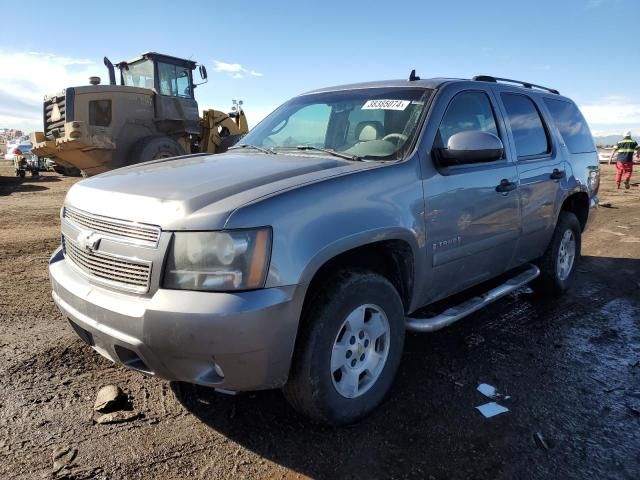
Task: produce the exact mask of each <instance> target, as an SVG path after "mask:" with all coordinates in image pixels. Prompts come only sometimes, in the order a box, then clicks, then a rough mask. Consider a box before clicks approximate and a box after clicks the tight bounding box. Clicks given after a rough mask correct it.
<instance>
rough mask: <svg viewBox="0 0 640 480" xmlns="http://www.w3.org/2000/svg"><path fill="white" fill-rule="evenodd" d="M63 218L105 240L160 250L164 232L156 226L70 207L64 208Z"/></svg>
mask: <svg viewBox="0 0 640 480" xmlns="http://www.w3.org/2000/svg"><path fill="white" fill-rule="evenodd" d="M62 218H63V219H64V220H65V221H66V222H69V223H70V224H71V225H73V226H75V227H77V228H80V229H83V230H86V229H90V230H94V231H96V232H99V233H100V235H101V236H102V237H103V238H107V239H110V240H114V241H117V242H120V243H126V244H128V245H135V246H139V247H147V248H158V242H159V241H160V233H161V232H162V229H161V228H160V227H158V226H156V225H149V224H146V223H138V222H131V221H127V220H119V219H116V218H111V217H105V216H102V215H95V214H93V213H89V212H85V211H83V210H80V209H78V208H75V207H69V206H64V207H63V211H62Z"/></svg>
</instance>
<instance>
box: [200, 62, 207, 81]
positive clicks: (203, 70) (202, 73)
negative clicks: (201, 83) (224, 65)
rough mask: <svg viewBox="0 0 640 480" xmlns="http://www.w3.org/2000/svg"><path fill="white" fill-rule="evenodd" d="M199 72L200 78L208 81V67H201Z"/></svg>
mask: <svg viewBox="0 0 640 480" xmlns="http://www.w3.org/2000/svg"><path fill="white" fill-rule="evenodd" d="M198 71H199V72H200V78H202V79H203V80H206V79H207V67H205V66H204V65H200V66H199V67H198Z"/></svg>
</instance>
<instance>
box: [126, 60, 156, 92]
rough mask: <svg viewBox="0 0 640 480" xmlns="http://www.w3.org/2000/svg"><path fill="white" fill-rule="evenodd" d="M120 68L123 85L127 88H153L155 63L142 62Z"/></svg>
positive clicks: (149, 61)
mask: <svg viewBox="0 0 640 480" xmlns="http://www.w3.org/2000/svg"><path fill="white" fill-rule="evenodd" d="M127 67H128V68H123V67H121V68H120V73H121V75H122V84H123V85H126V86H127V87H139V88H149V89H151V88H153V87H154V84H153V62H152V61H151V60H140V61H139V62H134V63H130V64H129V65H127Z"/></svg>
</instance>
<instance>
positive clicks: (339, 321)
mask: <svg viewBox="0 0 640 480" xmlns="http://www.w3.org/2000/svg"><path fill="white" fill-rule="evenodd" d="M310 295H312V297H310V299H309V301H308V302H306V303H305V308H304V312H303V316H302V320H301V327H300V332H299V337H298V340H297V343H296V350H295V353H294V357H293V363H292V367H291V372H290V375H289V380H288V382H287V384H286V385H285V387H284V389H283V390H284V395H285V397H286V398H287V400H288V401H289V403H290V404H291V406H293V408H295V409H296V410H297V411H298V412H300V413H302V414H304V415H306V416H308V417H310V418H311V419H312V420H313V421H315V422H318V423H324V424H329V425H344V424H348V423H353V422H356V421H358V420H360V419H362V418H363V417H365V416H366V415H368V414H369V413H370V412H371V411H372V410H373V409H374V408H375V407H377V406H378V405H379V404H380V402H382V400H383V399H384V397H385V395H386V394H387V393H388V391H389V389H390V388H391V385H392V383H393V380H394V378H395V375H396V371H397V369H398V365H399V364H400V359H401V357H402V349H403V346H404V337H405V325H404V307H403V305H402V301H401V299H400V296H399V295H398V292H397V291H396V289H395V288H394V287H393V285H392V284H391V283H390V282H389V281H388V280H387V279H386V278H384V277H383V276H381V275H378V274H375V273H372V272H368V271H361V270H359V271H341V272H338V273H337V274H336V275H335V276H331V277H330V278H329V280H328V281H327V282H326V283H325V284H324V285H320V286H319V287H318V288H316V291H314V292H310ZM367 304H371V305H375V306H376V307H379V308H380V309H381V310H382V311H383V312H384V314H385V315H386V317H387V320H388V326H389V330H388V331H389V334H388V335H387V337H388V338H387V340H388V353H387V357H386V362H385V363H383V366H381V370H380V373H379V375H378V376H377V378H376V380H375V382H372V383H370V387H368V390H366V391H364V393H362V394H361V395H360V396H357V397H355V398H347V397H345V396H343V395H342V394H340V393H339V392H338V390H337V388H336V386H334V378H335V376H334V373H333V372H331V367H330V363H331V353H332V350H333V347H334V343H335V342H336V339H337V337H338V335H339V334H340V332H341V327H342V325H343V322H344V321H345V320H346V317H347V316H348V315H349V313H351V312H353V311H354V310H355V309H356V308H358V307H359V306H363V305H367ZM376 345H377V343H376ZM360 352H361V350H359V351H358V353H357V354H356V355H360ZM347 358H350V357H347ZM363 390H364V389H363Z"/></svg>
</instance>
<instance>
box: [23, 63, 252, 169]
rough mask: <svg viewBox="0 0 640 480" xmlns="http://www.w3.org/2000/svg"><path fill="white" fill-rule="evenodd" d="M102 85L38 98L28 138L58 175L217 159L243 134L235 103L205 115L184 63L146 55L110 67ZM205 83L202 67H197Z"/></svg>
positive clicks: (242, 119)
mask: <svg viewBox="0 0 640 480" xmlns="http://www.w3.org/2000/svg"><path fill="white" fill-rule="evenodd" d="M105 65H106V66H107V69H108V71H109V84H108V85H101V84H100V78H99V77H91V78H90V82H91V85H87V86H81V87H69V88H67V89H65V90H64V91H62V92H60V93H59V94H56V95H52V96H48V97H45V100H44V107H43V117H44V132H33V133H32V134H31V140H32V142H33V145H34V151H35V153H36V154H37V155H39V156H43V157H48V158H51V159H53V160H54V161H55V163H56V164H57V165H58V166H59V168H60V169H62V170H63V171H66V169H71V168H74V167H75V168H76V169H79V170H81V171H82V172H83V173H84V174H85V175H87V176H90V175H94V174H97V173H101V172H104V171H107V170H111V169H114V168H118V167H123V166H125V165H130V164H133V163H138V162H145V161H148V160H154V159H158V158H166V157H174V156H179V155H185V154H189V153H195V152H208V153H220V152H223V151H225V150H226V149H227V148H228V147H229V146H231V145H233V144H234V143H235V142H236V141H237V140H238V139H239V138H240V137H241V136H242V135H243V134H245V133H246V132H247V130H248V127H247V121H246V117H245V114H244V112H243V110H242V107H241V102H239V103H238V104H236V105H234V111H233V112H231V113H230V114H226V113H224V112H220V111H217V110H206V111H205V112H204V115H203V117H202V118H200V114H199V111H198V104H197V102H196V100H195V97H194V91H195V88H196V87H197V84H195V83H194V81H193V71H194V70H195V69H196V66H197V64H196V63H195V62H193V61H191V60H185V59H181V58H176V57H171V56H168V55H162V54H159V53H154V52H148V53H144V54H142V55H141V56H139V57H137V58H135V59H133V60H130V61H128V62H120V63H118V64H117V65H116V67H117V68H118V71H119V84H116V72H115V67H114V65H113V64H112V63H111V62H110V61H109V60H108V59H107V58H106V57H105ZM198 70H199V72H200V75H201V77H202V78H203V80H205V81H206V79H207V73H206V69H205V67H204V66H202V65H200V66H199V68H198Z"/></svg>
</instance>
